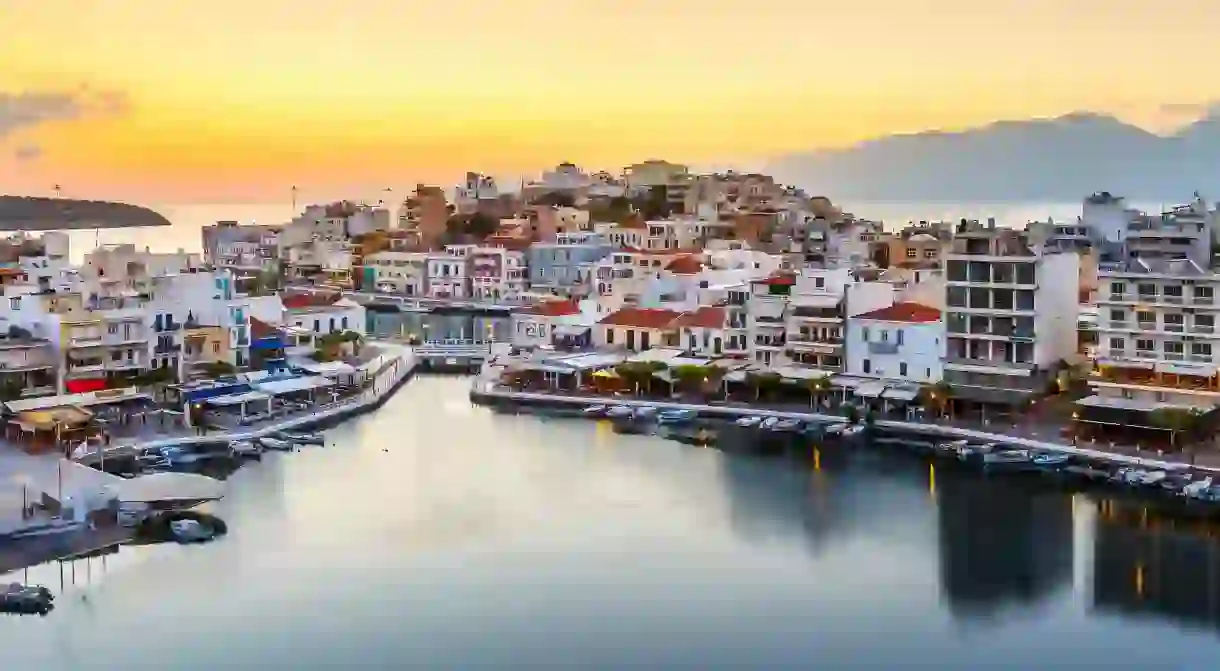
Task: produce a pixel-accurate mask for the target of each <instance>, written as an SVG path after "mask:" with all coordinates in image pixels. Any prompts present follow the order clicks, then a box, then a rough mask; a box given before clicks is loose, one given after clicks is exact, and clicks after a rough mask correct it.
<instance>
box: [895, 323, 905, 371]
mask: <svg viewBox="0 0 1220 671" xmlns="http://www.w3.org/2000/svg"><path fill="white" fill-rule="evenodd" d="M894 342H895V343H897V344H899V345H901V344H902V329H898V330H897V331H895V332H894ZM904 375H905V373H904Z"/></svg>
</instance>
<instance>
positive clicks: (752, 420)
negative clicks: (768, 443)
mask: <svg viewBox="0 0 1220 671" xmlns="http://www.w3.org/2000/svg"><path fill="white" fill-rule="evenodd" d="M762 421H763V418H762V417H758V416H757V415H751V416H749V417H739V418H737V421H736V422H733V423H734V424H736V425H737V426H744V427H752V426H758V425H759V424H761V423H762Z"/></svg>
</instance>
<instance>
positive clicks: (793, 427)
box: [772, 419, 801, 433]
mask: <svg viewBox="0 0 1220 671" xmlns="http://www.w3.org/2000/svg"><path fill="white" fill-rule="evenodd" d="M772 430H773V431H784V432H789V433H790V432H795V431H800V430H801V420H799V419H781V420H780V421H778V422H776V423H775V426H774V427H773V428H772Z"/></svg>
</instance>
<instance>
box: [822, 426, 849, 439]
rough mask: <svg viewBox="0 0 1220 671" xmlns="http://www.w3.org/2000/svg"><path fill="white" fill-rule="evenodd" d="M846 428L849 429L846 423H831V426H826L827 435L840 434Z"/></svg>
mask: <svg viewBox="0 0 1220 671" xmlns="http://www.w3.org/2000/svg"><path fill="white" fill-rule="evenodd" d="M846 429H847V425H846V424H830V425H829V426H827V427H826V435H828V436H838V435H840V434H842V433H843V432H844V431H845V430H846Z"/></svg>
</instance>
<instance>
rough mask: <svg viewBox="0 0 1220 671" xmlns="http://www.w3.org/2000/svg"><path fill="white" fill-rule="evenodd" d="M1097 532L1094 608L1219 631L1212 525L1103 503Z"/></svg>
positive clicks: (1219, 575) (1218, 571)
mask: <svg viewBox="0 0 1220 671" xmlns="http://www.w3.org/2000/svg"><path fill="white" fill-rule="evenodd" d="M1098 507H1099V510H1098V515H1097V521H1096V526H1095V529H1094V536H1093V537H1094V556H1095V559H1094V565H1093V590H1092V591H1093V603H1092V605H1093V608H1095V609H1097V610H1098V611H1102V612H1112V613H1122V614H1127V615H1142V616H1162V617H1168V618H1170V619H1172V620H1174V621H1178V622H1182V623H1189V624H1193V625H1197V626H1206V627H1209V628H1213V629H1216V628H1220V538H1218V537H1217V528H1216V526H1215V525H1214V523H1213V524H1211V525H1205V524H1203V523H1201V522H1198V521H1191V520H1184V519H1169V518H1165V517H1162V516H1158V515H1157V514H1156V511H1155V510H1151V511H1150V510H1149V509H1148V507H1147V506H1146V505H1143V504H1141V503H1139V502H1134V501H1120V500H1114V499H1103V500H1102V501H1100V502H1099V503H1098Z"/></svg>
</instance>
